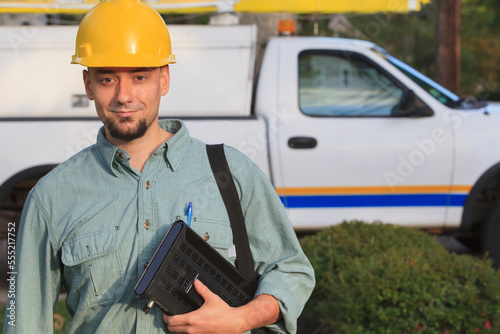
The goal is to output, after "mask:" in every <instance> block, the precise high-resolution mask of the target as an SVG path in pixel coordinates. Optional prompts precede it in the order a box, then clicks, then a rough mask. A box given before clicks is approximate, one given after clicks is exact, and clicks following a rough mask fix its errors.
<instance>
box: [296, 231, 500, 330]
mask: <svg viewBox="0 0 500 334" xmlns="http://www.w3.org/2000/svg"><path fill="white" fill-rule="evenodd" d="M301 244H302V247H303V249H304V251H305V253H306V254H307V256H308V258H309V260H310V261H311V263H312V265H313V267H314V269H315V272H316V280H317V282H316V287H315V289H314V291H313V294H312V296H311V298H310V300H309V302H308V303H307V305H306V307H305V309H304V312H303V317H304V319H305V321H306V322H308V323H314V324H318V325H319V328H320V330H318V332H321V333H329V334H330V333H349V334H355V333H363V334H366V333H385V334H391V333H397V334H401V333H416V332H418V333H443V334H453V333H500V273H499V272H498V271H496V270H495V269H493V268H492V265H491V261H490V260H489V259H486V258H484V259H478V258H474V257H472V256H469V255H457V254H452V253H450V252H448V251H447V250H446V249H444V248H443V247H442V246H441V245H440V244H439V243H438V242H437V241H435V239H434V237H432V236H431V235H428V234H427V233H425V232H423V231H418V230H414V229H409V228H404V227H396V226H391V225H383V224H379V223H374V224H365V223H362V222H349V223H348V222H344V223H342V224H341V225H337V226H333V227H330V228H327V229H325V230H323V231H321V232H319V233H318V234H316V235H312V236H307V237H304V238H302V239H301Z"/></svg>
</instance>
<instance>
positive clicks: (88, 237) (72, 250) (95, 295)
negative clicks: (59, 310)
mask: <svg viewBox="0 0 500 334" xmlns="http://www.w3.org/2000/svg"><path fill="white" fill-rule="evenodd" d="M117 247H118V229H116V230H115V231H110V232H93V233H88V234H84V235H82V236H78V237H76V238H73V239H70V240H68V241H65V242H64V243H63V246H62V255H61V260H62V262H63V263H64V265H65V266H66V267H65V269H64V276H65V279H66V282H67V284H68V286H69V289H68V290H69V291H68V293H69V294H70V296H68V297H69V298H71V297H75V296H78V298H79V299H80V303H79V304H80V305H81V308H82V309H85V308H93V307H95V306H106V305H109V304H112V303H114V302H115V301H116V299H117V296H118V295H119V292H120V291H121V290H122V286H123V281H124V279H123V264H122V261H121V257H120V254H119V252H118V251H117ZM71 295H72V296H71ZM82 300H83V302H82Z"/></svg>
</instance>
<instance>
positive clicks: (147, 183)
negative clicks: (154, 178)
mask: <svg viewBox="0 0 500 334" xmlns="http://www.w3.org/2000/svg"><path fill="white" fill-rule="evenodd" d="M150 186H151V184H150V183H149V181H146V182H145V183H144V187H146V189H149V187H150Z"/></svg>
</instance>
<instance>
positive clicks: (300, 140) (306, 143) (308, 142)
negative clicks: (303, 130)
mask: <svg viewBox="0 0 500 334" xmlns="http://www.w3.org/2000/svg"><path fill="white" fill-rule="evenodd" d="M316 145H318V141H317V140H316V139H314V138H311V137H292V138H290V139H288V146H289V147H290V148H299V149H302V148H315V147H316Z"/></svg>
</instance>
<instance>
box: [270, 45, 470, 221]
mask: <svg viewBox="0 0 500 334" xmlns="http://www.w3.org/2000/svg"><path fill="white" fill-rule="evenodd" d="M280 55H281V57H291V56H290V55H295V56H294V59H293V60H290V59H288V60H287V59H282V61H280V65H279V66H280V79H279V80H280V90H279V97H278V99H279V102H278V103H279V106H280V108H279V109H280V110H279V113H280V115H281V116H280V117H278V121H279V122H280V125H279V131H270V139H271V140H270V142H271V145H277V146H279V147H274V149H273V151H274V152H279V159H278V160H277V161H275V164H277V165H278V166H274V168H279V169H280V175H279V177H276V178H275V180H274V182H275V185H276V188H277V191H278V193H279V194H280V196H281V198H282V201H283V203H284V205H285V207H286V208H287V209H288V213H289V216H290V219H291V221H292V222H293V224H294V226H295V227H296V228H298V229H300V228H310V227H314V228H317V227H322V226H328V225H332V224H336V223H340V222H342V221H343V220H351V219H361V220H365V221H369V222H371V221H375V220H380V221H382V222H384V223H393V224H399V225H407V226H415V227H437V226H443V224H444V220H445V215H446V208H447V207H448V206H449V205H461V204H462V202H463V200H464V198H465V195H464V194H462V193H460V189H450V180H451V170H452V169H451V166H452V159H453V153H452V146H453V145H452V139H453V138H452V133H451V127H450V124H449V123H448V122H446V119H444V118H443V117H441V116H439V117H438V115H437V114H436V113H435V112H434V111H432V109H430V108H429V107H428V106H427V105H426V104H425V103H424V102H423V101H422V100H421V99H419V98H418V97H415V96H413V97H414V98H415V99H414V100H415V101H416V102H417V104H418V105H419V106H421V107H422V108H424V109H427V111H428V112H427V113H425V112H424V113H420V114H419V115H416V114H412V115H411V116H410V115H407V116H405V115H404V113H401V109H402V107H403V106H402V97H403V96H406V95H407V94H408V93H413V91H410V90H409V88H412V87H407V86H406V85H405V84H403V83H402V82H401V81H399V80H397V79H395V77H394V76H393V75H392V74H391V73H390V72H389V70H387V69H384V68H382V67H381V65H379V64H377V63H376V62H374V61H372V60H371V59H370V57H368V56H366V55H363V53H357V52H347V51H340V50H339V51H335V50H321V49H317V50H304V51H300V50H299V49H297V50H293V49H287V50H283V49H281V50H280ZM297 55H298V57H297ZM294 68H295V69H297V70H292V69H294ZM415 101H414V102H415ZM404 103H406V102H403V104H404ZM271 130H272V129H271ZM455 190H458V191H459V192H458V193H454V192H453V191H455Z"/></svg>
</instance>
